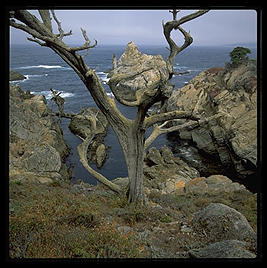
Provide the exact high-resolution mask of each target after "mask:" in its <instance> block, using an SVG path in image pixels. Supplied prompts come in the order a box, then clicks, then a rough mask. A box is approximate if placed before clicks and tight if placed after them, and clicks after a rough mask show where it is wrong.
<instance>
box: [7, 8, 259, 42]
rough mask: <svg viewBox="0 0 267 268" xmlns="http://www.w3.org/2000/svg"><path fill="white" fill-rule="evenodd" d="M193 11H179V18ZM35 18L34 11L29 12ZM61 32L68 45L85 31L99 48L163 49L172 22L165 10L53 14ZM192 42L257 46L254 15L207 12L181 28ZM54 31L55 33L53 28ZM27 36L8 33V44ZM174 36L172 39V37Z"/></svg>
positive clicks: (251, 13) (79, 38)
mask: <svg viewBox="0 0 267 268" xmlns="http://www.w3.org/2000/svg"><path fill="white" fill-rule="evenodd" d="M194 11H195V10H182V11H181V12H180V13H178V19H179V18H181V16H184V15H187V14H189V13H192V12H194ZM31 12H32V13H33V14H35V15H36V16H38V13H37V12H36V11H31ZM56 15H57V17H58V19H59V20H60V21H61V22H62V27H63V29H64V31H65V32H68V31H69V30H70V29H72V32H73V35H72V36H71V37H65V38H64V41H65V42H66V43H68V44H71V43H76V44H81V43H83V42H84V40H83V37H82V34H81V31H80V27H82V28H84V29H85V30H86V31H87V35H88V37H89V39H90V40H92V42H93V39H96V40H97V41H98V44H99V45H106V44H121V45H125V44H127V43H128V42H130V41H133V42H134V43H136V44H137V45H142V44H154V45H166V44H167V43H166V41H165V39H164V35H163V32H162V24H161V22H162V20H164V22H167V21H168V20H171V19H172V14H171V13H169V12H168V10H56ZM183 28H184V29H185V30H187V31H188V30H190V34H191V35H192V37H193V38H194V43H193V45H197V46H199V45H203V46H204V45H225V44H238V43H241V44H242V43H248V42H249V43H256V42H257V13H256V11H255V10H211V11H209V12H208V13H206V14H204V15H203V16H201V17H198V18H196V19H195V20H192V21H190V22H187V23H185V24H183ZM54 29H57V28H56V26H55V27H54ZM26 36H29V35H28V34H25V33H23V32H22V31H20V30H17V29H13V28H12V29H11V34H10V42H11V44H13V43H14V44H15V43H20V44H25V43H29V41H27V40H26ZM172 36H173V37H174V39H175V40H177V42H178V44H179V43H180V44H181V42H182V41H183V37H182V36H181V35H180V34H179V33H178V31H175V32H174V33H172ZM175 36H176V37H175Z"/></svg>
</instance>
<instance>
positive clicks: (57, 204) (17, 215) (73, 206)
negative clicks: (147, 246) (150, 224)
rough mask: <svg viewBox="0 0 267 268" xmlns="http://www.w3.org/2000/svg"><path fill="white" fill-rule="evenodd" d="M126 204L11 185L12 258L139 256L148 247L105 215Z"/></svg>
mask: <svg viewBox="0 0 267 268" xmlns="http://www.w3.org/2000/svg"><path fill="white" fill-rule="evenodd" d="M123 204H125V201H121V200H120V198H119V197H115V196H114V195H110V196H105V197H101V195H99V194H94V193H90V194H89V195H87V196H85V195H82V194H77V193H72V192H71V191H70V186H68V185H67V184H66V185H61V186H58V185H57V186H56V187H55V185H54V186H53V184H52V185H50V186H48V185H41V184H34V183H31V184H26V183H20V184H16V183H10V215H9V223H10V225H9V240H10V243H9V248H10V257H11V258H99V257H100V258H138V257H144V253H143V249H144V246H143V245H142V244H141V243H140V241H138V240H137V239H136V238H135V236H134V234H133V233H131V232H127V233H126V234H122V233H121V232H119V231H118V230H117V228H116V224H115V223H114V222H112V220H111V221H110V222H107V221H106V219H105V217H104V216H105V215H104V214H105V213H106V212H107V211H110V210H111V209H112V208H114V207H116V206H117V207H118V206H123Z"/></svg>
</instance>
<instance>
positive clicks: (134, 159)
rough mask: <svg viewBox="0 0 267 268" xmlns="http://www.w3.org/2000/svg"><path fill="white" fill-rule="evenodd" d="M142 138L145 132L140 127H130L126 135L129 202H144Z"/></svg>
mask: <svg viewBox="0 0 267 268" xmlns="http://www.w3.org/2000/svg"><path fill="white" fill-rule="evenodd" d="M144 139H145V132H144V131H143V130H141V129H135V128H133V129H132V133H131V135H129V137H128V144H129V147H128V155H127V156H126V159H127V168H128V176H129V182H130V183H129V195H128V201H129V203H135V204H136V203H142V204H143V203H145V199H146V198H145V192H144V185H143V180H144V173H143V168H144Z"/></svg>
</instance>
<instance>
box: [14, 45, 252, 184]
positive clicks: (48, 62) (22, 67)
mask: <svg viewBox="0 0 267 268" xmlns="http://www.w3.org/2000/svg"><path fill="white" fill-rule="evenodd" d="M233 48H234V46H233V47H230V46H225V47H189V48H187V49H186V50H184V51H182V53H181V54H179V55H178V57H177V58H176V63H175V66H174V68H175V70H176V71H177V72H183V71H187V70H189V71H190V73H188V74H185V75H182V76H181V75H175V76H174V77H173V78H172V83H174V84H175V89H176V90H177V89H179V88H181V87H182V86H184V85H185V83H187V82H189V81H190V80H191V79H192V78H193V77H195V76H196V75H197V74H198V73H199V72H201V71H203V70H205V69H208V68H211V67H215V66H221V67H224V64H225V62H227V61H230V58H229V53H230V52H231V51H232V50H233ZM124 49H125V46H98V47H97V48H94V49H91V50H90V52H89V54H88V55H87V56H86V58H85V61H86V63H87V64H88V66H89V67H91V68H94V69H96V72H97V74H98V75H99V77H100V78H101V80H102V82H103V85H104V87H105V88H106V91H107V92H108V93H109V94H111V91H110V89H109V87H108V86H107V85H106V81H107V80H106V79H107V77H106V73H105V72H104V71H105V70H107V69H109V68H112V54H115V55H116V56H117V59H119V57H120V56H121V54H122V53H123V51H124ZM250 49H251V51H252V54H251V55H250V58H256V49H255V48H250ZM139 50H140V51H141V52H143V53H146V54H151V55H159V54H160V55H162V56H163V58H164V59H166V57H167V55H168V52H169V51H168V50H167V49H166V48H165V47H162V46H141V47H139ZM10 69H14V70H16V71H18V72H20V73H21V74H23V75H24V76H26V77H27V79H26V80H23V81H15V82H13V83H16V84H19V86H20V87H21V88H22V89H23V90H25V91H26V90H30V91H31V92H32V93H33V94H43V95H44V96H45V97H46V99H47V103H48V106H49V107H50V108H51V109H53V110H56V109H57V107H56V105H55V104H53V103H52V102H51V101H50V98H51V94H50V88H53V89H55V90H57V91H61V92H62V94H61V96H62V97H64V98H65V105H64V111H65V112H74V113H77V112H79V111H80V110H81V109H82V108H83V107H88V106H96V105H95V103H94V101H93V99H92V98H91V96H90V93H89V92H88V91H87V89H86V87H85V86H84V85H83V83H82V82H81V80H80V79H79V77H78V76H77V75H76V73H75V72H74V71H73V70H72V69H71V68H70V67H69V66H68V65H67V64H66V63H65V62H64V61H63V60H62V59H61V58H60V57H59V56H58V55H56V54H55V53H54V52H53V51H52V50H50V49H49V48H46V47H40V46H38V45H35V44H30V45H11V47H10ZM118 106H119V109H120V110H121V111H122V112H123V114H124V115H125V116H127V117H128V118H134V117H135V113H136V110H135V109H134V108H129V107H125V106H123V105H119V104H118ZM68 125H69V119H65V118H63V119H62V122H61V127H62V129H63V133H64V139H65V141H66V143H67V144H68V146H69V147H70V149H71V154H70V156H69V157H68V159H67V165H74V169H73V178H74V181H75V180H77V179H82V180H84V181H86V182H88V183H91V184H95V183H96V181H95V179H94V178H92V177H91V176H90V175H89V174H88V172H87V171H86V170H85V169H84V167H83V166H82V164H81V163H80V162H79V158H78V156H77V150H76V148H77V146H78V145H79V144H80V143H81V140H80V139H79V138H78V137H76V136H75V135H73V134H72V133H71V132H70V131H69V129H68ZM168 143H169V141H168V140H167V139H166V135H162V136H160V137H158V139H157V140H155V141H154V143H153V144H152V146H156V147H158V148H160V147H162V146H163V145H165V144H168ZM105 144H106V145H108V146H110V147H111V148H110V149H109V151H108V159H107V161H106V163H105V164H104V166H103V167H102V168H101V170H100V172H101V173H102V174H103V175H104V176H106V177H108V178H109V179H114V178H117V177H125V176H127V170H126V165H125V162H124V157H123V154H122V151H121V148H120V145H119V143H118V141H117V138H116V136H115V135H114V133H113V130H112V129H111V128H109V131H108V135H107V137H106V138H105ZM93 167H94V168H95V169H97V168H96V167H95V166H94V165H93Z"/></svg>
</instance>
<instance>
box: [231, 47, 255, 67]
mask: <svg viewBox="0 0 267 268" xmlns="http://www.w3.org/2000/svg"><path fill="white" fill-rule="evenodd" d="M248 53H249V54H250V53H251V51H250V49H249V48H247V47H236V48H234V49H233V50H232V51H231V52H230V57H231V62H232V64H233V65H235V66H237V65H239V64H240V63H241V62H243V61H244V60H247V59H248V57H247V56H246V55H247V54H248Z"/></svg>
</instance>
